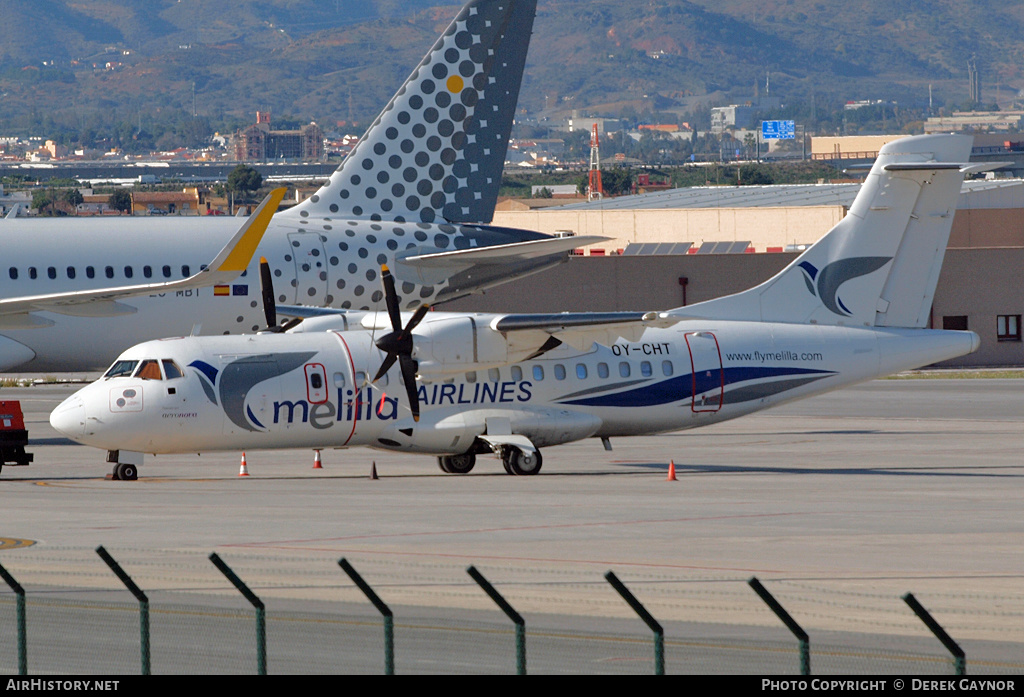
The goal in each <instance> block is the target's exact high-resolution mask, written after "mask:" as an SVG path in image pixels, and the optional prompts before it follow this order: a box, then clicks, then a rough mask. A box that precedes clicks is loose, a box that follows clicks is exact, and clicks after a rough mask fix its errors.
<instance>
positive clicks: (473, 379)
mask: <svg viewBox="0 0 1024 697" xmlns="http://www.w3.org/2000/svg"><path fill="white" fill-rule="evenodd" d="M466 382H476V371H475V370H471V371H470V372H468V373H466Z"/></svg>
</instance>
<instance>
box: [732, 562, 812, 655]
mask: <svg viewBox="0 0 1024 697" xmlns="http://www.w3.org/2000/svg"><path fill="white" fill-rule="evenodd" d="M747 583H748V584H749V585H750V587H751V588H753V589H754V592H755V593H757V594H758V595H759V596H761V600H763V601H764V602H765V603H766V604H767V605H768V607H770V608H771V609H772V612H774V613H775V614H776V615H777V616H778V618H779V619H780V620H782V623H783V624H784V625H786V627H787V628H788V629H789V631H791V632H793V636H795V637H796V638H797V640H798V641H799V642H800V675H810V674H811V638H810V637H809V636H807V632H805V631H804V629H803V627H801V626H800V625H799V624H797V623H796V620H794V619H793V618H792V617H791V616H790V614H789V613H788V612H786V609H785V608H784V607H782V605H780V604H779V601H778V600H776V599H775V596H773V595H772V594H771V593H769V592H768V589H767V588H765V587H764V586H762V585H761V582H760V581H758V580H757V577H756V576H752V577H751V578H750V580H749V581H747Z"/></svg>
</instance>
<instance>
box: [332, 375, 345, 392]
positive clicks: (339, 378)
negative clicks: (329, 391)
mask: <svg viewBox="0 0 1024 697" xmlns="http://www.w3.org/2000/svg"><path fill="white" fill-rule="evenodd" d="M334 386H335V387H337V388H339V389H341V388H343V387H345V374H344V373H335V374H334Z"/></svg>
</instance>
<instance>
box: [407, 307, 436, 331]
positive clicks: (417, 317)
mask: <svg viewBox="0 0 1024 697" xmlns="http://www.w3.org/2000/svg"><path fill="white" fill-rule="evenodd" d="M429 311H430V305H420V306H419V308H418V309H417V310H416V313H415V314H414V315H413V316H412V319H410V320H409V324H407V325H405V333H406V334H411V333H412V330H413V329H415V328H416V325H417V324H419V323H420V322H422V321H423V318H424V317H425V316H426V314H427V312H429Z"/></svg>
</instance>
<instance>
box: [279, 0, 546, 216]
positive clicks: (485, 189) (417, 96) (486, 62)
mask: <svg viewBox="0 0 1024 697" xmlns="http://www.w3.org/2000/svg"><path fill="white" fill-rule="evenodd" d="M536 9H537V2H536V0H470V2H468V3H467V4H466V5H465V6H464V7H463V8H462V10H461V11H460V12H459V14H458V16H457V17H456V18H455V20H454V21H453V22H452V23H451V24H450V25H449V26H448V28H447V29H446V30H445V32H444V34H442V35H441V37H440V38H439V39H438V40H437V43H435V44H434V46H433V47H432V48H431V49H430V51H429V53H427V55H426V57H425V58H424V59H423V60H422V61H421V62H420V64H419V65H418V66H417V67H416V69H415V70H414V71H413V72H412V75H410V76H409V78H408V79H407V80H406V81H405V84H403V85H402V87H401V89H399V90H398V93H397V94H396V95H395V96H394V97H392V99H391V101H390V102H389V103H388V105H387V107H385V108H384V111H383V112H381V114H380V116H378V117H377V119H376V120H375V121H374V122H373V125H371V126H370V128H369V130H367V131H366V133H365V134H364V135H363V137H362V138H361V139H360V140H359V142H358V143H357V144H356V146H355V148H354V149H353V150H352V153H351V154H350V155H349V156H348V157H347V158H346V159H345V161H344V162H343V163H342V164H341V166H340V167H339V168H338V169H337V171H336V172H335V173H334V174H333V175H331V179H330V181H329V182H328V183H327V184H325V185H324V186H323V187H322V188H321V189H320V190H319V191H317V193H316V194H314V195H313V196H311V197H310V198H309V199H307V200H306V201H303V202H302V203H300V204H298V205H297V206H295V207H294V208H292V209H291V210H290V211H288V212H287V213H285V214H283V215H285V216H286V217H292V216H298V217H300V218H308V217H310V216H313V217H331V218H338V217H344V218H355V219H369V220H395V221H400V222H406V221H409V222H413V221H416V222H428V223H429V222H433V221H434V220H440V219H444V220H447V221H449V222H490V220H491V219H492V218H493V215H494V206H495V204H496V203H497V197H498V188H499V186H500V185H501V171H502V167H503V165H504V163H505V151H506V149H507V148H508V139H509V133H510V132H511V129H512V118H513V115H514V114H515V109H516V103H517V101H518V99H519V87H520V84H521V82H522V76H523V66H524V65H525V63H526V51H527V48H528V46H529V43H530V34H531V32H532V31H533V19H534V15H535V14H536Z"/></svg>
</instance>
